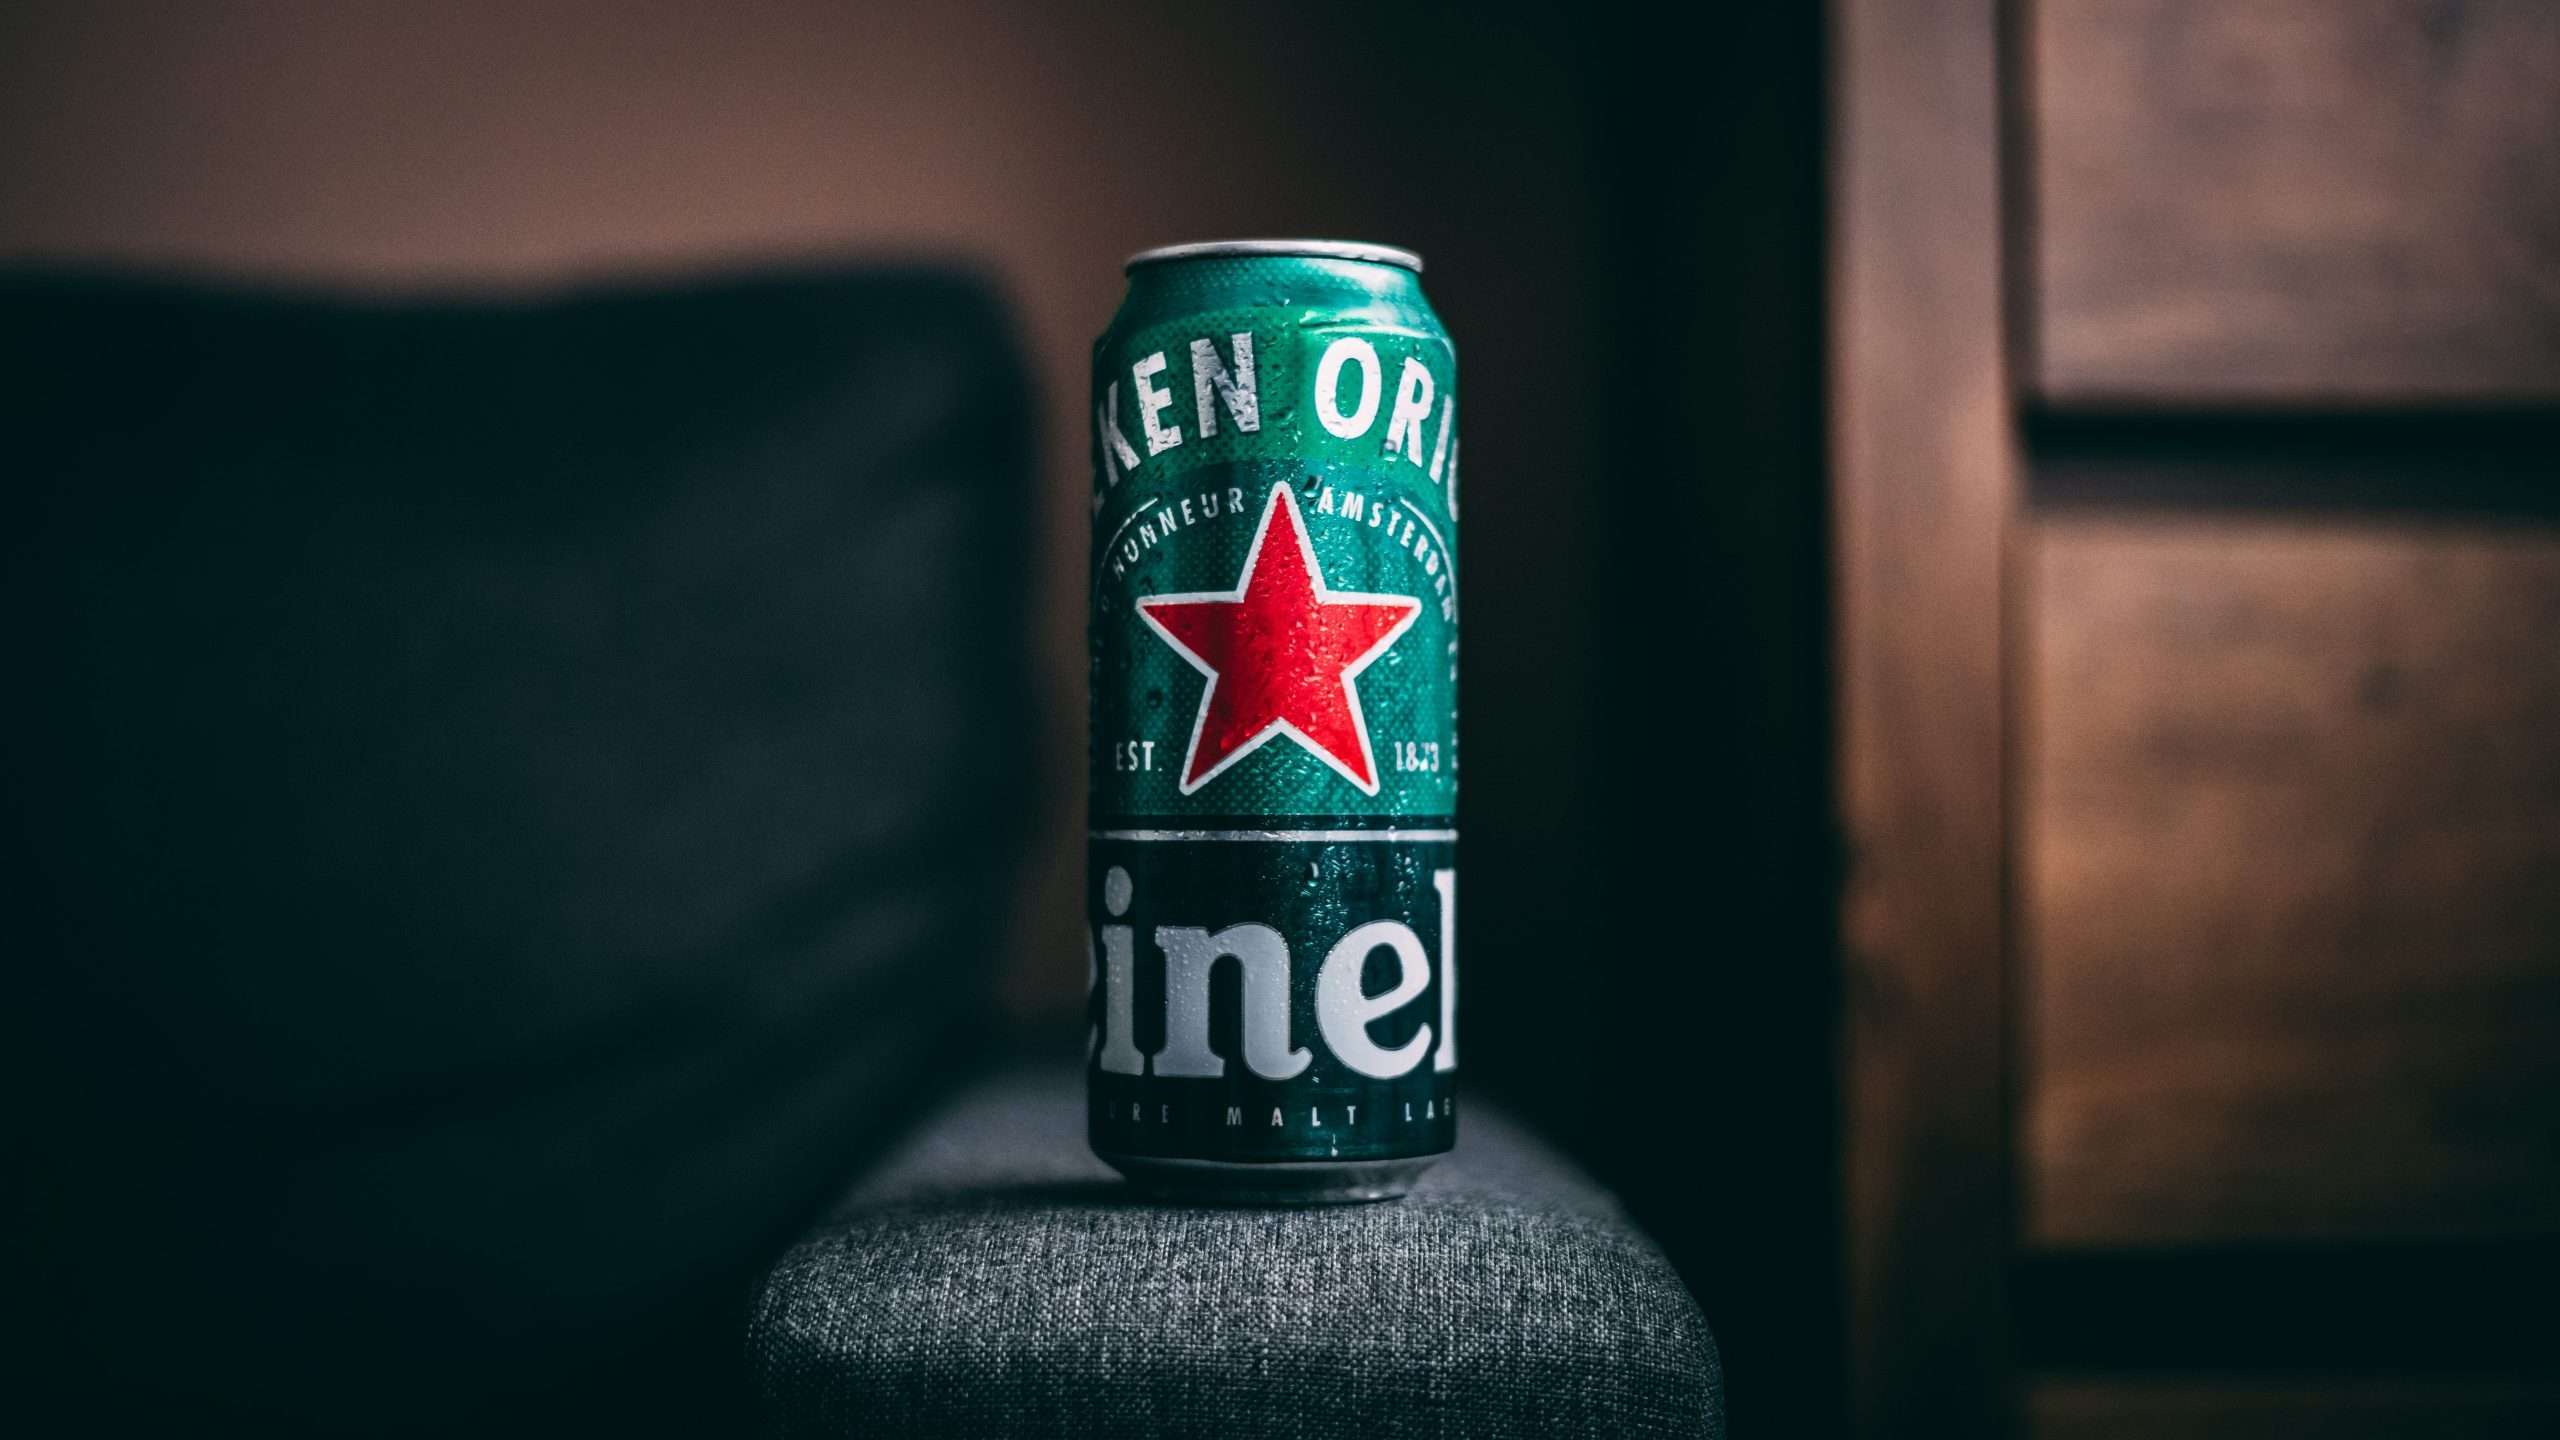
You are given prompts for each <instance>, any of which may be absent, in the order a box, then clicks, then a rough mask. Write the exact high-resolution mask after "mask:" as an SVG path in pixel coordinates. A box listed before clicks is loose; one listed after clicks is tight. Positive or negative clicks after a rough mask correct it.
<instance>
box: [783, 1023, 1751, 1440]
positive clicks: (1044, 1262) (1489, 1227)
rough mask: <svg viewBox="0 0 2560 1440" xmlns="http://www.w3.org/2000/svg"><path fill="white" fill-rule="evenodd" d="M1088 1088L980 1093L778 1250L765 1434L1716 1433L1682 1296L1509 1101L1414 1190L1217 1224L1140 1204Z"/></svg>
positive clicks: (1717, 1415)
mask: <svg viewBox="0 0 2560 1440" xmlns="http://www.w3.org/2000/svg"><path fill="white" fill-rule="evenodd" d="M1081 1095H1082V1081H1081V1079H1080V1078H1079V1077H1078V1076H1077V1075H1075V1074H1074V1073H1073V1072H1072V1071H1022V1072H1017V1073H1014V1074H1011V1075H1008V1076H1005V1077H1002V1078H1000V1079H998V1080H995V1081H992V1082H990V1083H988V1084H987V1085H985V1086H983V1087H980V1088H978V1089H976V1090H974V1091H972V1092H970V1093H968V1094H966V1095H964V1096H963V1097H962V1098H961V1099H960V1100H959V1101H957V1102H956V1103H955V1104H954V1105H953V1106H952V1107H951V1109H950V1110H949V1111H948V1112H947V1113H945V1114H943V1115H940V1116H938V1117H936V1118H934V1119H932V1120H931V1121H929V1122H928V1123H927V1124H926V1125H925V1126H924V1128H923V1131H922V1133H921V1135H920V1137H919V1138H918V1139H917V1140H916V1141H915V1142H913V1143H912V1144H911V1145H910V1146H909V1147H908V1148H907V1149H906V1150H905V1151H903V1152H902V1153H900V1154H898V1155H896V1156H894V1157H893V1158H892V1159H891V1161H890V1162H889V1163H888V1164H887V1165H886V1166H885V1167H884V1168H883V1169H882V1170H881V1171H880V1172H878V1173H877V1174H876V1175H875V1176H873V1177H872V1178H871V1179H869V1180H868V1181H866V1182H865V1183H864V1184H862V1185H861V1186H860V1187H859V1188H857V1189H856V1190H855V1191H854V1192H853V1193H852V1195H851V1196H850V1197H849V1198H848V1200H847V1201H846V1203H845V1204H844V1205H843V1206H842V1207H840V1208H839V1210H838V1211H837V1212H836V1213H835V1214H834V1215H833V1216H832V1217H831V1218H830V1219H829V1221H828V1222H827V1223H826V1224H825V1225H824V1226H822V1227H821V1228H820V1229H819V1230H818V1231H817V1232H816V1233H814V1234H812V1235H810V1236H809V1237H808V1238H807V1239H805V1240H803V1241H802V1242H801V1243H800V1244H799V1245H798V1246H797V1247H796V1248H794V1249H793V1250H792V1251H791V1252H790V1253H789V1254H788V1255H786V1256H784V1257H783V1259H782V1260H781V1262H780V1263H779V1264H778V1265H776V1266H775V1268H774V1270H773V1272H772V1274H771V1275H770V1276H769V1277H768V1278H767V1280H766V1282H765V1285H764V1288H763V1291H762V1293H761V1294H760V1295H759V1297H758V1299H757V1301H756V1304H755V1307H754V1310H753V1312H752V1315H751V1318H750V1322H749V1334H748V1351H749V1360H750V1364H751V1366H752V1368H753V1370H754V1373H755V1382H756V1385H757V1387H758V1393H759V1400H760V1403H761V1405H762V1407H763V1412H764V1419H765V1422H766V1425H767V1428H768V1429H769V1430H770V1431H772V1432H774V1433H778V1434H783V1435H923V1436H929V1435H949V1436H974V1437H1005V1436H1062V1435H1063V1436H1077V1435H1095V1436H1130V1437H1144V1436H1215V1437H1220V1440H1257V1437H1263V1436H1271V1437H1281V1436H1287V1437H1295V1440H1323V1437H1330V1436H1344V1437H1352V1436H1357V1437H1361V1440H1386V1437H1399V1436H1446V1437H1470V1440H1495V1437H1504V1436H1580V1435H1588V1436H1650V1435H1679V1436H1720V1435H1722V1434H1723V1433H1724V1422H1723V1413H1724V1410H1723V1379H1722V1373H1721V1370H1720V1369H1719V1366H1718V1361H1717V1356H1716V1347H1715V1342H1714V1340H1713V1338H1712V1337H1711V1336H1710V1335H1709V1334H1708V1332H1707V1327H1706V1322H1705V1320H1704V1319H1703V1318H1702V1317H1701V1316H1700V1314H1699V1312H1698V1308H1697V1306H1696V1304H1695V1303H1694V1302H1693V1301H1692V1300H1691V1299H1690V1298H1689V1294H1688V1292H1687V1291H1686V1290H1685V1289H1683V1288H1682V1286H1681V1283H1680V1280H1679V1278H1678V1277H1677V1276H1676V1275H1674V1274H1673V1273H1672V1271H1671V1269H1670V1267H1669V1266H1668V1265H1667V1264H1666V1263H1665V1262H1664V1261H1663V1259H1662V1257H1661V1255H1660V1253H1659V1252H1658V1251H1656V1250H1655V1248H1654V1247H1653V1244H1652V1242H1651V1241H1649V1240H1648V1239H1646V1238H1645V1236H1644V1235H1643V1234H1642V1233H1641V1232H1639V1231H1637V1230H1636V1229H1635V1228H1634V1227H1633V1226H1631V1225H1630V1224H1629V1223H1628V1222H1627V1221H1626V1219H1625V1217H1624V1216H1622V1215H1621V1214H1620V1213H1619V1212H1618V1210H1617V1208H1616V1206H1615V1204H1614V1203H1613V1202H1612V1201H1611V1200H1610V1198H1609V1197H1608V1196H1607V1195H1606V1194H1605V1193H1603V1192H1601V1191H1599V1190H1597V1189H1595V1188H1594V1187H1593V1186H1592V1185H1591V1184H1590V1183H1589V1182H1588V1181H1587V1180H1585V1179H1583V1178H1582V1177H1580V1176H1579V1175H1578V1174H1576V1173H1575V1172H1574V1171H1573V1170H1571V1169H1570V1168H1569V1167H1568V1166H1566V1165H1565V1164H1564V1163H1563V1162H1562V1161H1560V1160H1558V1159H1557V1158H1556V1157H1555V1156H1553V1155H1552V1154H1551V1153H1549V1152H1548V1151H1546V1150H1545V1149H1543V1148H1542V1147H1541V1146H1539V1145H1538V1144H1537V1143H1536V1142H1535V1141H1534V1140H1532V1139H1530V1138H1529V1137H1527V1136H1526V1135H1524V1134H1523V1133H1522V1132H1521V1131H1520V1130H1518V1129H1517V1128H1515V1127H1514V1126H1512V1125H1510V1124H1508V1123H1506V1122H1505V1121H1504V1120H1503V1119H1502V1118H1501V1117H1500V1116H1499V1115H1497V1114H1495V1113H1493V1112H1492V1111H1490V1110H1488V1109H1486V1108H1483V1107H1480V1106H1479V1107H1475V1108H1471V1109H1469V1110H1468V1111H1466V1112H1465V1113H1464V1114H1463V1115H1462V1116H1461V1118H1460V1122H1459V1131H1460V1136H1461V1139H1460V1141H1459V1147H1458V1150H1457V1152H1456V1153H1455V1154H1453V1155H1452V1156H1450V1157H1449V1158H1447V1159H1445V1160H1443V1161H1442V1162H1441V1163H1440V1164H1439V1165H1438V1166H1437V1167H1435V1168H1434V1169H1433V1170H1432V1171H1431V1172H1430V1174H1429V1175H1428V1176H1427V1177H1426V1178H1425V1179H1424V1180H1423V1182H1422V1184H1421V1185H1420V1186H1419V1187H1418V1188H1417V1189H1416V1190H1415V1191H1414V1192H1413V1193H1412V1194H1411V1195H1409V1196H1407V1197H1406V1198H1404V1199H1403V1200H1400V1201H1394V1202H1389V1203H1384V1204H1376V1205H1358V1206H1342V1207H1323V1208H1314V1209H1297V1210H1279V1209H1260V1208H1216V1207H1203V1206H1173V1205H1164V1204H1160V1203H1154V1202H1150V1201H1147V1200H1144V1199H1142V1198H1140V1197H1138V1196H1136V1195H1134V1194H1132V1193H1131V1192H1130V1191H1129V1190H1128V1188H1127V1187H1126V1186H1124V1185H1123V1184H1121V1183H1120V1182H1119V1181H1118V1180H1117V1179H1116V1178H1114V1176H1113V1173H1112V1172H1111V1171H1110V1169H1109V1168H1108V1167H1106V1166H1104V1165H1103V1164H1102V1163H1101V1162H1100V1161H1098V1160H1096V1159H1094V1158H1093V1156H1092V1155H1091V1153H1090V1152H1089V1151H1087V1149H1086V1148H1085V1142H1084V1135H1083V1106H1082V1103H1081Z"/></svg>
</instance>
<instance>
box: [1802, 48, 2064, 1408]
mask: <svg viewBox="0 0 2560 1440" xmlns="http://www.w3.org/2000/svg"><path fill="white" fill-rule="evenodd" d="M2004 20H2005V14H2004V7H2003V6H2002V4H2001V3H1999V0H1831V12H1830V22H1831V24H1830V34H1831V76H1830V85H1829V92H1830V101H1829V103H1830V107H1831V112H1830V123H1831V139H1830V146H1831V148H1830V178H1829V186H1830V190H1829V201H1830V206H1831V211H1830V225H1829V235H1830V242H1829V245H1830V248H1829V256H1828V261H1829V277H1828V293H1829V301H1830V304H1829V319H1828V341H1829V345H1828V356H1827V365H1828V391H1829V396H1828V398H1829V425H1830V436H1829V438H1830V455H1831V465H1832V480H1831V484H1832V514H1831V524H1832V544H1833V552H1832V553H1833V565H1834V573H1833V584H1834V587H1835V588H1834V596H1835V607H1834V612H1833V613H1834V617H1835V618H1834V624H1835V626H1836V629H1835V632H1834V643H1835V645H1836V647H1837V648H1836V652H1835V655H1836V664H1837V673H1838V677H1839V689H1838V693H1837V697H1836V700H1835V704H1836V706H1837V712H1836V724H1837V729H1836V732H1835V734H1836V744H1837V746H1838V750H1837V766H1838V768H1837V780H1836V782H1835V783H1836V784H1837V786H1838V795H1837V806H1838V813H1839V815H1840V818H1841V823H1842V826H1843V829H1844V839H1845V844H1846V848H1847V867H1846V875H1845V877H1844V885H1843V894H1842V899H1841V906H1842V909H1841V927H1842V933H1841V943H1842V951H1843V963H1844V965H1845V967H1846V976H1845V980H1846V985H1845V995H1846V1014H1845V1016H1844V1019H1843V1030H1842V1037H1841V1043H1842V1046H1843V1053H1842V1056H1841V1064H1842V1071H1841V1076H1842V1081H1841V1083H1842V1099H1843V1110H1844V1115H1843V1122H1844V1130H1843V1141H1842V1145H1843V1148H1842V1156H1841V1164H1842V1181H1843V1185H1844V1191H1845V1199H1846V1229H1847V1234H1846V1237H1845V1249H1846V1254H1845V1271H1846V1276H1847V1285H1848V1296H1847V1304H1848V1314H1849V1335H1848V1347H1849V1349H1848V1372H1849V1386H1850V1412H1851V1415H1852V1419H1853V1422H1854V1424H1855V1428H1856V1433H1858V1434H1859V1435H1861V1436H1891V1435H1924V1434H1925V1435H1948V1434H1952V1435H2000V1434H2004V1433H2007V1431H2008V1430H2009V1429H2010V1428H2011V1427H2012V1425H2013V1423H2014V1422H2013V1402H2012V1394H2011V1387H2010V1385H2009V1383H2008V1382H2009V1369H2010V1363H2009V1329H2008V1313H2007V1296H2006V1289H2007V1286H2006V1276H2007V1272H2008V1265H2009V1259H2010V1255H2011V1251H2012V1245H2011V1241H2012V1236H2013V1235H2014V1233H2015V1224H2014V1218H2013V1210H2014V1202H2013V1198H2012V1197H2013V1195H2014V1187H2013V1186H2012V1184H2011V1164H2010V1154H2011V1145H2010V1139H2011V1134H2010V1132H2011V1118H2010V1117H2011V1112H2012V1105H2011V1097H2010V1065H2009V1062H2008V1052H2009V1046H2008V1044H2007V1041H2006V1036H2007V1028H2006V1018H2005V1003H2006V997H2007V994H2008V990H2009V984H2008V969H2009V967H2008V963H2007V947H2006V940H2005V937H2006V935H2007V932H2008V927H2007V924H2006V921H2007V897H2008V890H2009V885H2008V846H2007V843H2006V841H2007V829H2008V823H2007V822H2008V816H2007V805H2006V783H2005V779H2004V775H2005V766H2004V759H2005V756H2006V747H2007V734H2008V725H2007V714H2006V691H2007V687H2006V684H2005V677H2006V665H2005V659H2004V657H2005V653H2006V652H2005V647H2004V643H2003V642H2004V638H2005V637H2004V630H2005V626H2004V621H2003V617H2004V615H2005V614H2006V613H2008V612H2007V609H2006V608H2005V597H2006V595H2007V593H2008V591H2009V589H2010V586H2009V583H2008V577H2009V573H2010V564H2009V548H2010V541H2011V535H2012V531H2013V528H2014V524H2015V520H2016V515H2017V506H2018V494H2019V479H2018V477H2019V473H2020V459H2019V452H2018V436H2017V425H2016V405H2015V400H2014V394H2015V392H2014V389H2013V387H2012V385H2011V383H2010V356H2009V353H2008V349H2009V346H2008V338H2009V334H2008V328H2007V325H2006V318H2005V317H2006V313H2007V311H2006V306H2005V303H2004V302H2005V298H2006V295H2007V286H2006V282H2005V278H2004V270H2003V264H2004V259H2005V252H2006V249H2007V241H2008V237H2009V233H2010V232H2009V230H2008V227H2007V226H2006V224H2005V223H2004V209H2003V190H2004V180H2005V176H2004V174H2003V170H2004V166H2003V160H2002V157H2003V155H2004V153H2005V150H2004V146H2003V143H2002V141H2003V129H2004V124H2005V122H2006V121H2007V119H2008V114H2007V111H2006V109H2005V107H2004V103H2003V88H2002V79H2003V74H2002V64H2001V59H2002V54H2003V50H2002V40H2003V32H2004Z"/></svg>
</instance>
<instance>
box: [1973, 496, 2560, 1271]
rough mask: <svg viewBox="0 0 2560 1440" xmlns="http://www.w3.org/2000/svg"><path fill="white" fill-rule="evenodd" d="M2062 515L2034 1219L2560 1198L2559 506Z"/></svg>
mask: <svg viewBox="0 0 2560 1440" xmlns="http://www.w3.org/2000/svg"><path fill="white" fill-rule="evenodd" d="M2038 529H2039V534H2038V537H2037V539H2036V540H2035V542H2034V544H2033V560H2032V565H2033V576H2034V579H2033V584H2034V586H2035V588H2036V591H2037V593H2038V596H2039V609H2038V615H2037V618H2036V621H2035V623H2034V625H2033V626H2032V628H2031V633H2030V634H2029V635H2028V637H2027V639H2026V643H2027V644H2028V645H2029V647H2030V655H2029V663H2028V676H2027V681H2026V684H2025V698H2024V700H2023V702H2022V703H2023V704H2024V706H2025V711H2024V714H2025V717H2026V729H2025V734H2024V745H2023V747H2022V753H2021V757H2020V758H2021V764H2022V767H2023V768H2022V772H2021V784H2022V791H2021V796H2020V804H2021V811H2020V815H2021V826H2022V834H2021V843H2022V845H2023V851H2022V855H2023V870H2022V874H2021V877H2020V883H2021V891H2020V897H2021V912H2020V923H2021V925H2022V927H2023V928H2022V942H2023V944H2024V945H2025V946H2026V951H2027V954H2028V956H2029V960H2028V962H2027V963H2028V971H2027V979H2026V985H2027V988H2028V990H2029V992H2030V997H2031V998H2030V999H2029V1001H2028V1014H2027V1019H2026V1025H2025V1033H2024V1036H2023V1057H2022V1059H2023V1064H2024V1067H2025V1084H2026V1099H2027V1109H2026V1132H2025V1134H2024V1136H2023V1137H2022V1144H2023V1146H2024V1148H2025V1154H2024V1155H2023V1156H2022V1160H2021V1164H2022V1166H2023V1176H2022V1180H2023V1189H2024V1194H2025V1199H2026V1204H2027V1216H2026V1220H2027V1233H2028V1235H2029V1237H2030V1238H2031V1239H2032V1240H2033V1241H2034V1242H2036V1243H2040V1244H2048V1245H2073V1246H2087V1245H2104V1244H2113V1243H2189V1242H2216V1241H2235V1240H2248V1239H2251V1238H2256V1237H2283V1238H2286V1239H2294V1240H2303V1239H2321V1238H2328V1239H2353V1238H2356V1237H2360V1236H2395V1237H2402V1238H2420V1237H2426V1236H2496V1235H2522V1234H2534V1233H2548V1232H2552V1231H2555V1230H2560V1132H2555V1129H2554V1119H2553V1117H2554V1116H2555V1115H2560V533H2555V532H2553V531H2551V530H2549V529H2540V528H2529V527H2516V526H2508V527H2500V526H2496V525H2493V524H2491V523H2489V522H2486V521H2481V522H2465V523H2446V524H2440V525H2435V526H2430V527H2415V526H2407V527H2394V526H2389V525H2384V524H2380V523H2376V522H2370V521H2367V522H2358V521H2355V520H2352V519H2347V518H2337V517H2333V518H2330V519H2326V520H2318V521H2314V520H2305V519H2295V520H2290V521H2287V520H2281V519H2272V518H2264V517H2261V518H2249V517H2239V516H2229V515H2223V516H2214V517H2179V516H2170V517H2156V518H2152V519H2147V520H2133V519H2121V518H2120V519H2108V518H2103V517H2098V516H2090V515H2064V516H2061V517H2056V518H2049V519H2047V520H2046V521H2045V522H2043V523H2042V524H2041V525H2040V526H2039V527H2038Z"/></svg>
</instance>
